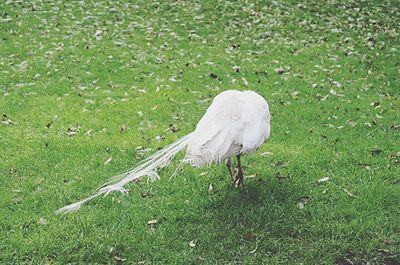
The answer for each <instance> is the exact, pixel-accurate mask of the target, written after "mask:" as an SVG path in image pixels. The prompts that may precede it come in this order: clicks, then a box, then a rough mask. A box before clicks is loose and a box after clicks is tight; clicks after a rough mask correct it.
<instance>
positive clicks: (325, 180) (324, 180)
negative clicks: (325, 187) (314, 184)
mask: <svg viewBox="0 0 400 265" xmlns="http://www.w3.org/2000/svg"><path fill="white" fill-rule="evenodd" d="M328 180H329V177H324V178H321V179H319V180H318V183H324V182H327V181H328Z"/></svg>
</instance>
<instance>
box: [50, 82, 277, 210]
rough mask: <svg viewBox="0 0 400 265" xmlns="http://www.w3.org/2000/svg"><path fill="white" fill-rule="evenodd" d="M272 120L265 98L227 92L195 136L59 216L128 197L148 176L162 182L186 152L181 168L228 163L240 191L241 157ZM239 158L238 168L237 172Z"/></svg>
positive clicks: (259, 140) (208, 112) (263, 137)
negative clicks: (117, 195) (132, 185)
mask: <svg viewBox="0 0 400 265" xmlns="http://www.w3.org/2000/svg"><path fill="white" fill-rule="evenodd" d="M270 120H271V117H270V112H269V105H268V103H267V101H266V100H265V99H264V98H263V97H262V96H261V95H259V94H258V93H256V92H254V91H251V90H244V91H239V90H225V91H223V92H221V93H219V94H218V95H217V96H216V97H215V98H214V100H213V101H212V103H211V105H210V106H209V107H208V109H207V110H206V113H205V114H204V115H203V117H202V118H201V119H200V121H199V122H198V123H197V125H196V128H195V129H194V131H193V132H191V133H189V134H187V135H185V136H183V137H181V138H180V139H178V140H177V141H175V142H174V143H172V144H170V145H168V146H166V147H164V148H163V149H161V150H159V151H157V152H156V153H154V154H153V155H151V156H149V157H148V158H146V159H144V160H143V161H142V162H140V163H139V164H138V165H137V166H136V167H135V168H133V169H131V170H129V171H127V172H125V173H123V174H120V175H117V176H114V177H112V178H111V179H110V180H109V181H108V182H106V183H105V184H104V185H103V186H102V188H100V189H99V190H97V191H96V192H95V193H93V194H92V195H91V196H89V197H86V198H84V199H82V200H80V201H78V202H75V203H72V204H69V205H67V206H64V207H62V208H60V209H58V210H57V211H56V212H55V213H56V214H60V213H71V212H75V211H77V210H79V209H80V207H81V206H82V205H83V204H85V203H87V202H89V201H91V200H93V199H95V198H96V197H98V196H101V195H108V194H109V193H111V192H122V193H128V191H127V190H126V189H125V188H124V187H125V185H126V184H128V183H129V182H138V181H139V180H140V179H141V178H143V177H145V176H147V177H149V179H150V180H152V181H155V180H158V179H159V178H160V176H159V174H158V171H159V170H160V169H162V168H164V167H166V166H167V165H168V164H169V163H170V161H171V160H172V159H173V158H174V157H175V156H176V154H178V153H179V152H180V151H182V150H184V149H186V155H185V156H184V158H183V159H182V161H181V163H180V164H179V166H178V168H179V167H180V165H181V164H182V163H187V164H190V165H191V166H193V167H203V166H210V165H213V164H220V163H222V162H224V163H225V164H226V166H227V169H228V172H229V175H230V177H231V180H232V183H233V185H234V186H235V187H236V188H240V187H241V186H242V185H243V182H244V173H243V168H242V164H241V156H243V155H247V154H251V153H254V152H255V151H256V150H257V149H258V148H259V147H260V146H261V145H262V144H263V143H264V142H265V141H266V140H267V139H268V138H269V136H270V131H271V126H270ZM235 157H236V160H237V168H236V169H235V170H233V169H232V160H233V159H234V158H235ZM175 172H176V171H175ZM174 174H175V173H174Z"/></svg>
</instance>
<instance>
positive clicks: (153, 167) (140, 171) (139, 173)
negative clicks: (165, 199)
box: [55, 134, 191, 214]
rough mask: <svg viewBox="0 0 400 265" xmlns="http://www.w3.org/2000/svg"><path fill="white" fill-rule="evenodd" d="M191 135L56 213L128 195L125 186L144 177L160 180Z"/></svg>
mask: <svg viewBox="0 0 400 265" xmlns="http://www.w3.org/2000/svg"><path fill="white" fill-rule="evenodd" d="M190 136H191V134H188V135H186V136H184V137H182V138H180V139H179V140H178V141H176V142H175V143H173V144H171V145H169V146H167V147H165V148H163V149H161V150H160V151H158V152H156V153H155V154H153V155H152V156H150V157H148V158H146V159H145V160H144V161H143V162H142V163H140V164H139V165H138V166H137V167H135V168H133V169H132V170H130V171H128V172H126V173H123V174H120V175H118V176H115V177H113V178H111V179H110V180H109V181H108V182H107V183H106V184H105V186H104V187H102V188H100V189H99V190H98V191H97V192H96V193H94V194H93V195H91V196H89V197H87V198H85V199H83V200H80V201H78V202H76V203H72V204H70V205H67V206H64V207H62V208H60V209H58V210H57V211H56V212H55V213H56V214H60V213H71V212H75V211H77V210H79V208H80V207H81V206H82V205H83V204H84V203H86V202H89V201H91V200H93V199H94V198H96V197H98V196H100V195H104V196H106V195H108V194H109V193H110V192H114V191H118V192H122V193H127V190H126V189H125V188H124V186H125V185H126V184H127V183H129V182H132V181H139V179H141V178H142V177H144V176H148V177H149V179H150V180H151V181H155V180H158V179H159V178H160V176H159V175H158V173H157V170H159V169H161V168H163V167H165V166H167V165H168V164H169V163H170V162H171V160H172V159H173V158H174V157H175V155H176V154H177V153H179V151H181V150H182V149H184V148H185V147H186V146H187V144H188V141H189V139H190Z"/></svg>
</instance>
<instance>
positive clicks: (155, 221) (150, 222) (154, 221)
mask: <svg viewBox="0 0 400 265" xmlns="http://www.w3.org/2000/svg"><path fill="white" fill-rule="evenodd" d="M157 223H158V221H157V220H155V219H154V220H150V221H148V222H147V224H148V225H155V224H157Z"/></svg>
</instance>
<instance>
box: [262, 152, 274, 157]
mask: <svg viewBox="0 0 400 265" xmlns="http://www.w3.org/2000/svg"><path fill="white" fill-rule="evenodd" d="M271 155H272V152H264V153H261V157H268V156H271Z"/></svg>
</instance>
